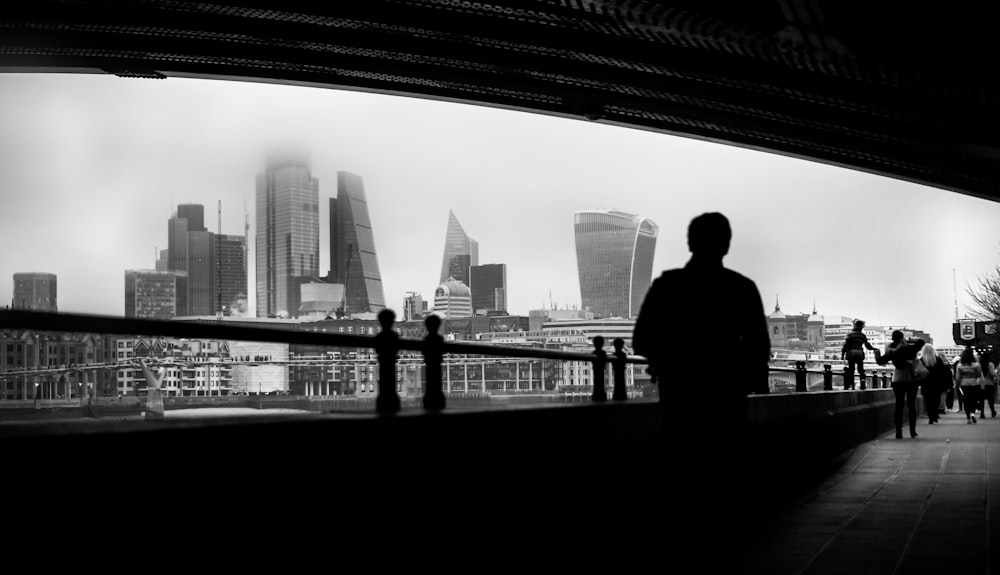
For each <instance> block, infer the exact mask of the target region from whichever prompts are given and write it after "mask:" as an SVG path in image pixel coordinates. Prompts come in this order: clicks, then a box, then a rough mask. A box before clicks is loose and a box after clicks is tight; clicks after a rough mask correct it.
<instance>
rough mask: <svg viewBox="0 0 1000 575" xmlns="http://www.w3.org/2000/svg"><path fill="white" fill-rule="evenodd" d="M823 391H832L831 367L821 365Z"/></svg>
mask: <svg viewBox="0 0 1000 575" xmlns="http://www.w3.org/2000/svg"><path fill="white" fill-rule="evenodd" d="M823 391H833V366H832V365H830V364H829V363H824V364H823Z"/></svg>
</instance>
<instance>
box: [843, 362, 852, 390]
mask: <svg viewBox="0 0 1000 575" xmlns="http://www.w3.org/2000/svg"><path fill="white" fill-rule="evenodd" d="M844 389H854V370H852V369H851V368H849V367H847V366H844Z"/></svg>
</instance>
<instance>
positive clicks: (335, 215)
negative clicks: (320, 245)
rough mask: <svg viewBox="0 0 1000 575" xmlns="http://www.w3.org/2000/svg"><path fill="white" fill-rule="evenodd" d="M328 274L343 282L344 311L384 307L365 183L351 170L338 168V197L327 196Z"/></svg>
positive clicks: (376, 310)
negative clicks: (328, 197) (328, 210)
mask: <svg viewBox="0 0 1000 575" xmlns="http://www.w3.org/2000/svg"><path fill="white" fill-rule="evenodd" d="M348 260H350V265H349V266H348ZM329 277H330V281H331V282H332V283H339V284H345V300H346V301H345V303H344V312H345V313H348V314H352V313H364V312H369V311H370V312H378V311H380V310H382V309H383V308H385V293H384V292H383V290H382V275H381V274H380V273H379V268H378V256H377V254H376V252H375V234H374V233H373V232H372V222H371V218H369V217H368V199H367V198H366V197H365V185H364V182H363V181H362V179H361V176H359V175H357V174H352V173H350V172H343V171H341V172H337V197H336V198H330V276H329Z"/></svg>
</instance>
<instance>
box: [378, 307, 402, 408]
mask: <svg viewBox="0 0 1000 575" xmlns="http://www.w3.org/2000/svg"><path fill="white" fill-rule="evenodd" d="M395 320H396V312H394V311H392V310H391V309H388V308H386V309H383V310H382V311H380V312H378V323H379V325H381V326H382V331H380V332H379V333H378V335H376V336H375V353H377V354H378V397H377V398H376V399H375V411H377V412H379V413H395V412H397V411H399V410H400V408H401V405H400V401H399V393H397V392H396V355H397V354H398V352H399V335H398V334H396V332H394V331H393V330H392V324H393V322H394V321H395Z"/></svg>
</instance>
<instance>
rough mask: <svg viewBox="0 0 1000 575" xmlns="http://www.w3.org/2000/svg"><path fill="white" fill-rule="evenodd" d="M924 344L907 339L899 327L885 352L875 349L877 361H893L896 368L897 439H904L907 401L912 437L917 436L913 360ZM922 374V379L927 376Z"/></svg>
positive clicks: (895, 417)
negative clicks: (904, 408) (904, 414)
mask: <svg viewBox="0 0 1000 575" xmlns="http://www.w3.org/2000/svg"><path fill="white" fill-rule="evenodd" d="M923 345H924V340H922V339H916V340H910V339H907V338H906V336H905V335H904V334H903V332H901V331H899V330H898V329H897V330H896V331H894V332H892V341H891V342H890V343H889V345H887V346H885V353H881V354H880V353H879V351H878V350H875V363H877V364H879V365H886V364H887V363H889V362H892V365H893V367H894V368H895V369H894V370H893V372H892V393H893V395H895V396H896V411H895V412H894V413H893V419H894V420H895V423H896V439H903V407H904V403H905V407H906V414H907V418H908V420H909V423H910V437H916V436H917V385H918V384H917V383H916V382H915V381H914V377H913V362H914V360H916V359H917V352H918V350H920V348H921V347H922V346H923ZM926 376H927V374H924V375H923V376H921V378H920V379H923V378H924V377H926Z"/></svg>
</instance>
